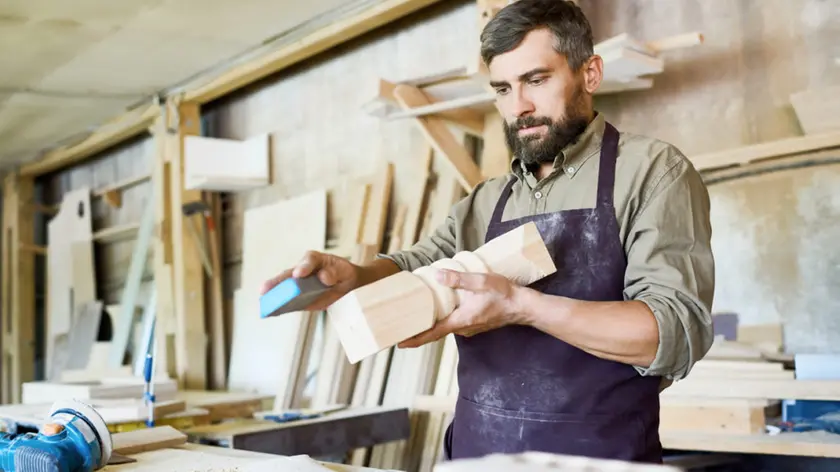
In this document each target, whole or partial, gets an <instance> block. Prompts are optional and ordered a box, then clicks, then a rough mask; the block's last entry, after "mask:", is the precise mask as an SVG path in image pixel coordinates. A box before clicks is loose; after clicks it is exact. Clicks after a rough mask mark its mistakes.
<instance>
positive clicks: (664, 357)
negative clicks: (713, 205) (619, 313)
mask: <svg viewBox="0 0 840 472" xmlns="http://www.w3.org/2000/svg"><path fill="white" fill-rule="evenodd" d="M667 152H670V153H672V155H670V156H668V158H667V159H666V161H667V162H668V167H667V169H666V170H665V171H664V172H663V174H662V176H661V177H660V178H659V179H658V180H657V181H656V182H655V183H654V185H653V187H652V189H651V190H650V191H649V192H646V195H647V198H646V199H645V200H644V201H643V202H642V206H641V207H640V208H639V211H638V213H637V215H636V217H635V219H634V222H633V224H632V226H631V227H630V231H629V232H628V234H627V238H626V243H625V248H626V252H627V271H626V276H625V291H624V295H625V297H626V298H627V299H629V300H639V301H642V302H644V303H646V304H647V305H648V307H650V309H651V311H652V312H653V314H654V317H655V318H656V322H657V324H658V327H659V347H658V348H657V351H656V357H655V358H654V361H653V363H652V364H651V365H650V366H647V367H640V366H636V370H638V371H639V373H640V374H642V375H656V376H662V377H664V378H666V379H670V380H679V379H681V378H683V377H685V376H686V375H687V374H688V372H689V371H690V370H691V367H692V366H693V365H694V363H695V362H697V361H698V360H700V359H701V358H702V357H703V356H705V354H706V353H707V352H708V350H709V349H710V347H711V345H712V341H713V338H714V335H713V330H712V318H711V313H710V312H711V306H712V300H713V295H714V258H713V255H712V249H711V236H712V229H711V223H710V217H709V207H710V203H709V194H708V191H707V189H706V187H705V184H704V183H703V180H702V177H701V176H700V174H699V173H698V172H697V171H696V170H695V169H694V167H693V166H692V165H691V163H690V162H689V161H688V160H687V159H686V158H685V157H684V156H682V155H681V154H679V151H677V150H676V149H673V148H671V149H669V150H668V151H667Z"/></svg>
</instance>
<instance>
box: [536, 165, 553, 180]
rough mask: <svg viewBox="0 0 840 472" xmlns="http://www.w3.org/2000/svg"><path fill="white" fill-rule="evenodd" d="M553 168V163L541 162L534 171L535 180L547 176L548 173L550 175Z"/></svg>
mask: <svg viewBox="0 0 840 472" xmlns="http://www.w3.org/2000/svg"><path fill="white" fill-rule="evenodd" d="M553 170H554V163H552V162H543V163H542V164H540V167H539V168H538V169H537V172H536V176H537V180H542V179H544V178H546V177H548V176H549V175H551V172H552V171H553Z"/></svg>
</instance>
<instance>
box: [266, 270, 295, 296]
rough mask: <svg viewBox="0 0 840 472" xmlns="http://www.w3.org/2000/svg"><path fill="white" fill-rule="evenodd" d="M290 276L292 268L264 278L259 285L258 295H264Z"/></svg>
mask: <svg viewBox="0 0 840 472" xmlns="http://www.w3.org/2000/svg"><path fill="white" fill-rule="evenodd" d="M291 276H292V269H287V270H284V271H283V272H281V273H280V274H279V275H277V276H275V277H273V278H271V279H268V280H266V281H265V282H263V284H262V287H260V295H264V294H265V293H266V292H268V291H269V290H271V289H272V288H274V287H275V286H276V285H277V284H279V283H280V282H282V281H284V280H286V279H288V278H289V277H291Z"/></svg>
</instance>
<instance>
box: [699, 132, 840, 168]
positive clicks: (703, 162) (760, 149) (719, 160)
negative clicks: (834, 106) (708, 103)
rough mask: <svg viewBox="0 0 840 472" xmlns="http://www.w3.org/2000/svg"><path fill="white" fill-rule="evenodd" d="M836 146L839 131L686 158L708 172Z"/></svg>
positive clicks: (839, 142)
mask: <svg viewBox="0 0 840 472" xmlns="http://www.w3.org/2000/svg"><path fill="white" fill-rule="evenodd" d="M837 148H840V131H833V132H827V133H820V134H813V135H808V136H796V137H792V138H785V139H778V140H776V141H769V142H766V143H758V144H753V145H750V146H743V147H739V148H735V149H727V150H725V151H717V152H711V153H707V154H700V155H697V156H693V157H690V160H691V162H692V163H693V164H694V167H696V168H697V170H700V171H710V170H713V169H721V168H724V167H730V166H738V165H744V164H748V163H751V162H756V161H760V160H766V159H776V158H780V157H786V156H792V155H795V154H805V153H812V152H817V151H823V150H827V149H837Z"/></svg>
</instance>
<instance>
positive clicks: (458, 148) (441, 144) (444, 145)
mask: <svg viewBox="0 0 840 472" xmlns="http://www.w3.org/2000/svg"><path fill="white" fill-rule="evenodd" d="M394 95H395V96H396V98H397V101H398V102H399V103H400V106H402V107H403V108H404V109H410V108H414V107H419V106H424V105H428V104H429V99H428V97H426V95H425V94H424V93H423V92H422V91H421V90H420V89H418V88H417V87H413V86H411V85H404V84H402V85H398V86H397V88H396V89H395V90H394ZM414 120H415V122H416V123H417V125H418V126H419V128H420V130H421V131H422V132H423V135H424V136H425V137H426V139H427V140H428V141H429V143H430V144H431V145H432V147H434V148H435V150H436V151H437V152H439V153H440V154H442V155H443V156H444V157H445V158H446V159H447V161H448V162H449V164H450V165H451V166H452V169H453V170H454V172H455V177H456V179H457V180H458V182H459V183H460V184H461V186H462V187H463V188H464V190H466V191H467V192H468V193H469V192H471V191H472V190H473V189H474V188H475V186H476V185H478V184H479V183H480V182H481V181H482V180H484V179H483V177H482V175H481V170H480V169H479V168H478V165H477V164H476V163H475V161H474V160H473V158H472V156H470V154H469V152H467V150H466V149H465V148H464V146H463V145H461V144H460V143H458V141H456V140H455V136H454V135H453V134H452V131H450V130H449V129H448V128H447V127H446V123H445V122H444V121H443V120H442V119H440V118H436V117H434V116H423V117H416V118H414Z"/></svg>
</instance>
